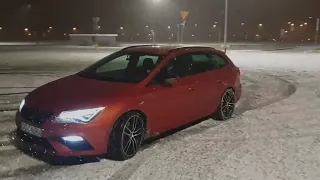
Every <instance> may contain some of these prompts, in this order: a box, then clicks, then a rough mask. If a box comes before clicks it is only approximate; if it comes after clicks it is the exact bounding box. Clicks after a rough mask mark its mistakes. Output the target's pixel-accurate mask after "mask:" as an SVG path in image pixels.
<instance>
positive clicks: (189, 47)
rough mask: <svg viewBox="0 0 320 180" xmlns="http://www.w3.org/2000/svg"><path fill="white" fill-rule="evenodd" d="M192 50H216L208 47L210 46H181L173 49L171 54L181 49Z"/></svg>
mask: <svg viewBox="0 0 320 180" xmlns="http://www.w3.org/2000/svg"><path fill="white" fill-rule="evenodd" d="M187 48H188V49H192V48H208V49H215V48H213V47H208V46H180V47H177V48H174V49H171V50H170V51H169V52H173V51H177V50H179V49H187Z"/></svg>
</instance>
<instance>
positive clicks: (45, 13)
mask: <svg viewBox="0 0 320 180" xmlns="http://www.w3.org/2000/svg"><path fill="white" fill-rule="evenodd" d="M156 1H157V0H113V1H112V0H56V1H52V0H4V1H3V2H1V6H0V27H3V29H7V30H9V29H10V33H9V32H7V34H13V33H19V32H20V31H23V29H24V28H26V27H28V28H30V29H32V30H33V31H39V32H42V31H45V30H46V29H47V28H48V27H49V26H52V27H54V29H55V31H56V32H59V33H63V32H68V33H69V32H71V31H72V27H77V28H79V31H81V32H91V29H92V20H91V18H92V17H93V16H99V17H101V20H100V25H101V32H102V33H118V31H119V28H120V26H123V27H124V30H125V32H127V34H128V33H131V34H135V33H138V32H140V31H142V30H143V28H144V27H145V26H146V25H148V26H150V27H152V28H153V29H155V30H156V31H157V30H158V32H159V31H163V30H166V28H167V27H168V26H169V25H170V26H172V27H175V25H176V24H177V23H178V22H179V21H180V14H179V11H180V10H187V11H190V15H189V17H188V19H187V23H188V24H187V25H189V26H193V25H194V24H197V25H198V26H197V27H190V28H189V29H188V30H189V31H190V32H189V33H198V34H203V33H206V32H208V33H209V32H210V30H211V28H212V24H213V23H214V22H215V21H218V22H219V24H221V23H222V24H221V26H223V16H224V15H223V13H224V0H158V2H156ZM229 2H230V3H229V17H230V18H229V19H230V21H229V26H230V28H229V30H230V31H229V32H230V34H231V33H237V32H238V31H239V28H240V25H241V23H242V22H244V23H245V25H246V31H248V32H249V33H254V32H255V31H256V26H258V24H259V23H263V25H264V27H265V28H266V31H267V32H268V33H269V32H270V33H278V34H279V31H280V29H281V28H284V26H285V23H286V22H288V21H292V22H296V23H297V24H298V23H301V22H304V21H308V22H309V23H310V26H309V28H310V31H311V29H312V28H315V18H313V19H308V17H309V16H312V17H319V16H320V9H319V7H320V0H229ZM28 5H31V6H28ZM3 31H4V30H3ZM191 31H192V32H191ZM208 33H206V34H208Z"/></svg>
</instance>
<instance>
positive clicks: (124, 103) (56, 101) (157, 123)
mask: <svg viewBox="0 0 320 180" xmlns="http://www.w3.org/2000/svg"><path fill="white" fill-rule="evenodd" d="M240 96H241V83H240V71H239V68H238V67H236V66H235V65H234V64H233V63H232V61H231V60H230V59H229V58H228V57H227V56H226V54H225V53H224V52H222V51H219V50H216V49H213V48H209V47H174V46H156V45H142V46H132V47H127V48H124V49H122V50H120V51H118V52H115V53H113V54H111V55H109V56H107V57H105V58H103V59H102V60H100V61H98V62H96V63H94V64H93V65H91V66H90V67H88V68H86V69H84V70H83V71H81V72H79V73H77V74H74V75H70V76H68V77H64V78H62V79H59V80H56V81H53V82H50V83H48V84H46V85H44V86H42V87H39V88H37V89H35V90H34V91H33V92H31V93H30V94H29V95H27V97H26V98H25V100H23V101H22V103H21V105H20V109H19V111H18V112H17V116H16V125H17V135H18V137H19V139H21V140H22V141H21V143H20V145H21V146H27V147H31V148H33V149H35V150H37V151H39V150H40V151H45V152H49V153H52V154H54V155H56V156H85V155H100V154H106V153H107V154H108V156H109V157H111V158H114V159H119V160H125V159H128V158H131V157H133V156H134V155H135V154H136V153H137V151H138V150H139V148H140V146H141V143H142V141H143V140H144V139H146V138H149V137H152V136H155V135H157V134H159V133H163V132H166V131H168V130H170V129H173V128H177V127H180V126H182V125H185V124H187V123H190V122H192V121H195V120H197V119H200V118H203V117H207V116H209V115H215V117H216V118H217V119H220V120H227V119H229V118H231V116H232V115H233V113H234V109H235V103H236V102H237V101H238V100H239V98H240Z"/></svg>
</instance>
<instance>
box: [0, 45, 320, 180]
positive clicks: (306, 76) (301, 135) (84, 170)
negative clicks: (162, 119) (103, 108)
mask: <svg viewBox="0 0 320 180" xmlns="http://www.w3.org/2000/svg"><path fill="white" fill-rule="evenodd" d="M40 54H41V53H40ZM44 54H45V53H44V52H43V54H42V55H37V56H35V58H36V59H37V61H38V64H40V63H42V64H54V65H53V66H57V65H56V64H55V63H54V62H50V60H49V59H48V58H47V59H44V60H41V56H43V55H44ZM83 54H85V53H83ZM65 55H66V54H64V56H65ZM228 55H229V56H230V58H231V59H232V60H233V61H234V63H235V64H236V65H237V66H239V67H240V68H241V69H242V82H243V83H244V92H243V93H244V94H243V98H242V99H241V101H240V102H239V104H238V105H237V111H236V116H235V117H234V118H232V119H231V120H229V121H225V122H219V121H214V120H212V119H209V120H207V121H203V122H201V123H199V124H197V125H195V126H192V127H190V128H187V129H184V130H182V131H180V132H178V133H175V134H173V135H170V136H168V137H165V138H163V139H160V140H158V141H156V142H154V143H152V144H151V145H147V146H145V147H143V150H141V151H140V152H139V153H138V154H137V155H136V156H135V157H134V158H132V159H130V160H128V161H124V162H117V161H111V160H102V161H100V162H95V163H88V164H82V165H75V166H67V167H66V166H50V165H47V164H45V163H44V162H41V161H38V160H36V159H34V158H31V157H29V156H27V155H24V154H22V153H20V152H18V151H17V150H11V151H6V150H4V148H8V147H10V146H8V145H5V146H4V148H3V149H1V148H0V161H1V164H0V178H2V179H23V180H25V179H26V180H28V179H36V180H37V179H39V180H42V179H47V180H51V179H52V180H53V179H60V180H68V179H108V180H115V179H130V180H138V179H148V180H153V179H155V180H161V179H164V180H170V179H181V180H182V179H183V180H185V179H195V180H196V179H199V180H200V179H201V180H207V179H208V180H209V179H217V180H229V179H230V180H233V179H237V180H250V179H252V180H257V179H264V180H277V179H279V180H280V179H288V180H300V179H301V180H302V179H303V180H304V179H308V180H318V179H319V177H320V171H319V169H320V155H319V152H320V121H319V115H320V111H319V107H320V81H319V79H320V71H319V70H320V54H307V53H300V52H294V53H293V52H288V51H285V52H264V51H251V52H243V51H230V52H229V53H228ZM11 56H12V55H11ZM11 56H9V54H7V55H6V57H10V58H11V59H14V58H13V57H11ZM20 56H21V57H22V56H23V53H22V52H21V54H20ZM81 56H82V55H76V54H71V55H70V56H68V57H66V59H67V60H66V62H68V63H70V64H66V67H63V68H66V69H67V67H71V64H72V62H75V61H76V63H74V64H76V65H78V64H80V65H86V64H88V63H90V62H91V61H94V60H95V58H98V57H97V56H98V55H93V56H94V57H92V54H90V53H89V54H86V56H84V57H87V58H88V60H85V58H84V57H81ZM21 57H20V61H21ZM59 57H60V56H59ZM61 57H62V55H61ZM74 57H79V59H82V60H79V59H76V60H75V61H73V60H72V59H73V58H74ZM80 57H81V58H80ZM89 57H91V58H89ZM1 59H2V56H1V58H0V61H1ZM57 59H59V58H57ZM13 61H14V62H12V64H13V66H15V67H19V66H20V64H19V59H15V60H13ZM79 61H81V62H79ZM48 62H49V63H48ZM59 62H63V59H60V60H59ZM0 63H1V62H0ZM8 63H10V62H9V61H8ZM20 63H21V62H20ZM39 66H40V65H39ZM30 67H32V66H31V65H30ZM63 68H62V69H63ZM78 68H79V67H78ZM9 71H10V70H5V72H9ZM32 72H39V71H32ZM50 72H51V71H50ZM65 73H66V72H65ZM43 74H45V76H43ZM66 74H68V73H66ZM63 75H64V73H62V72H61V73H60V74H59V73H53V74H48V73H47V74H46V72H41V73H38V74H33V75H30V72H29V74H24V75H15V74H5V75H0V78H2V77H5V78H3V79H6V80H5V81H2V79H1V81H0V91H6V92H7V93H8V92H10V90H5V89H1V87H5V86H6V87H16V88H15V89H14V91H15V92H16V91H20V90H22V89H19V88H20V87H21V86H24V87H33V86H39V85H41V84H43V83H46V82H48V81H51V80H53V79H55V78H58V77H61V76H63ZM15 82H16V83H15ZM0 94H1V93H0ZM1 98H3V96H0V99H1ZM13 99H14V98H13ZM13 117H14V112H12V111H11V112H2V113H0V124H1V126H2V127H8V128H2V127H1V126H0V127H1V128H0V137H1V134H5V137H6V138H7V139H8V138H10V132H11V131H9V130H8V129H10V128H9V127H10V126H13V125H14V123H13ZM10 118H11V120H12V121H10ZM8 119H9V120H8ZM10 130H11V129H10ZM2 132H5V133H2ZM1 142H6V139H5V138H4V136H2V138H1V139H0V143H1ZM7 144H8V143H7ZM25 169H26V170H25Z"/></svg>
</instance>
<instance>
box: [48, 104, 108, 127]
mask: <svg viewBox="0 0 320 180" xmlns="http://www.w3.org/2000/svg"><path fill="white" fill-rule="evenodd" d="M103 109H104V107H99V108H93V109H82V110H74V111H63V112H62V113H60V114H59V116H58V117H56V119H55V121H54V122H55V123H80V124H86V123H88V122H90V121H91V120H92V119H93V118H94V117H95V116H96V115H97V114H98V113H100V112H101V111H102V110H103Z"/></svg>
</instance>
